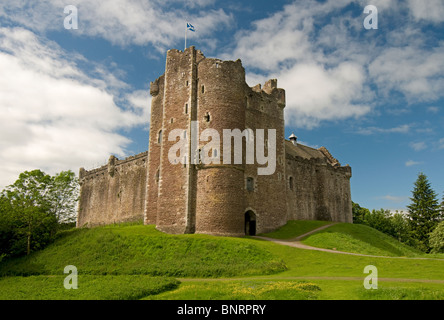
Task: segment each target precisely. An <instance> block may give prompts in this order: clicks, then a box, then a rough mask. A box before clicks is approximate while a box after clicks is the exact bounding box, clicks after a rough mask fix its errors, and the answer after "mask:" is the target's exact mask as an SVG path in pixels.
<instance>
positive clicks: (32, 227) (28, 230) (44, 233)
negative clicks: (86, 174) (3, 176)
mask: <svg viewBox="0 0 444 320" xmlns="http://www.w3.org/2000/svg"><path fill="white" fill-rule="evenodd" d="M77 198H78V181H77V179H76V178H75V175H74V173H72V172H71V171H66V172H61V173H59V174H57V175H56V176H54V177H51V176H50V175H47V174H45V173H44V172H42V171H41V170H33V171H25V172H23V173H21V174H20V175H19V178H18V179H17V181H16V182H15V183H14V184H12V185H10V186H8V187H7V188H6V189H5V190H3V192H2V193H1V194H0V244H1V251H0V257H2V256H5V255H6V256H9V255H21V254H24V253H26V254H29V253H31V252H32V251H35V250H38V249H41V248H42V247H44V246H46V245H47V244H48V243H49V242H50V241H52V240H53V239H54V236H55V234H56V232H57V230H58V228H59V226H60V224H61V223H67V222H72V221H73V220H75V205H76V201H77Z"/></svg>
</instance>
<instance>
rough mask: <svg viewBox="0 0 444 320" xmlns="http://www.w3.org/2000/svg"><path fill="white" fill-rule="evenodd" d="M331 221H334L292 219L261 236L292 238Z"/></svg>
mask: <svg viewBox="0 0 444 320" xmlns="http://www.w3.org/2000/svg"><path fill="white" fill-rule="evenodd" d="M330 223H332V222H331V221H315V220H290V221H288V222H287V224H285V225H284V226H282V227H281V228H279V229H278V230H276V231H273V232H269V233H264V234H261V236H265V237H268V238H273V239H291V238H296V237H298V236H300V235H303V234H304V233H307V232H310V231H311V230H314V229H316V228H319V227H322V226H324V225H326V224H330Z"/></svg>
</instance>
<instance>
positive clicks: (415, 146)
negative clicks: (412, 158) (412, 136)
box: [410, 141, 427, 151]
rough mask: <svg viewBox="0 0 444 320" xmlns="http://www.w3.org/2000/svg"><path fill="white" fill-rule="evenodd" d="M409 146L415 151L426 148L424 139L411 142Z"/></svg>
mask: <svg viewBox="0 0 444 320" xmlns="http://www.w3.org/2000/svg"><path fill="white" fill-rule="evenodd" d="M410 147H411V148H412V149H413V150H415V151H421V150H424V149H425V148H427V144H426V143H425V142H424V141H419V142H411V143H410Z"/></svg>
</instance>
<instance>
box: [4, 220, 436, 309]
mask: <svg viewBox="0 0 444 320" xmlns="http://www.w3.org/2000/svg"><path fill="white" fill-rule="evenodd" d="M323 224H325V222H320V223H313V222H308V221H299V222H290V224H289V225H287V226H285V227H284V228H282V229H281V230H280V231H278V233H277V236H278V237H279V236H282V234H285V235H284V237H288V238H293V237H294V236H297V235H300V234H303V233H306V232H307V231H309V230H310V229H313V228H318V227H319V226H321V225H323ZM362 227H364V226H359V225H346V224H344V225H343V224H337V225H334V226H332V227H329V228H327V229H325V230H322V231H319V233H315V234H313V235H311V236H309V237H307V238H306V239H304V242H305V243H307V244H309V243H310V245H314V244H316V245H318V246H324V247H327V246H330V245H334V247H335V248H336V249H337V250H341V251H347V250H349V251H353V250H356V251H359V252H360V253H374V254H376V253H378V255H384V256H387V257H383V258H381V257H364V256H355V255H345V254H335V253H329V252H321V251H313V250H304V249H299V248H294V247H289V246H284V245H280V244H276V243H273V242H270V241H264V240H259V239H255V238H250V237H245V238H229V237H212V236H207V235H166V234H163V233H161V232H159V231H157V230H155V228H154V227H153V226H144V225H114V226H108V227H99V228H93V229H81V230H70V231H69V232H65V233H64V234H63V235H62V236H61V237H60V238H59V239H58V240H57V241H56V242H55V243H53V244H52V245H50V246H49V247H47V248H46V249H45V250H43V251H41V252H36V253H34V254H32V255H31V256H29V257H24V258H20V259H11V260H8V261H2V262H1V263H0V274H3V275H4V276H3V277H1V278H0V299H113V300H118V299H224V300H225V299H261V300H267V299H283V300H285V299H290V300H313V299H443V298H444V274H443V272H442V271H443V270H444V259H423V258H424V257H429V256H427V255H420V254H419V253H417V252H416V251H415V250H413V249H411V248H404V247H403V246H399V243H398V245H395V244H396V242H397V241H396V240H394V239H391V238H390V239H386V238H385V237H383V236H381V233H379V232H377V231H376V230H373V229H371V228H362ZM292 229H294V230H292ZM328 231H330V232H328ZM279 233H280V234H279ZM315 240H316V241H317V243H315ZM393 241H395V243H393ZM407 255H410V256H412V257H421V258H420V259H418V258H416V259H412V258H404V257H401V256H407ZM434 257H439V256H434ZM66 265H75V266H76V267H77V269H78V272H79V275H78V279H79V289H77V290H74V289H71V290H67V289H65V288H64V286H63V279H64V277H65V275H64V274H63V269H64V267H65V266H66ZM367 265H373V266H376V267H377V270H378V276H379V278H380V280H379V287H378V289H377V290H366V289H365V288H364V286H363V281H364V278H365V277H366V276H367V274H364V268H365V266H367ZM6 275H9V276H6ZM22 275H28V277H23V276H22ZM29 275H34V276H29ZM175 278H176V279H177V278H179V281H178V280H176V279H175ZM415 279H416V280H415Z"/></svg>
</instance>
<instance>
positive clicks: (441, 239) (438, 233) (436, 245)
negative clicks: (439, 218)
mask: <svg viewBox="0 0 444 320" xmlns="http://www.w3.org/2000/svg"><path fill="white" fill-rule="evenodd" d="M429 242H430V247H431V249H432V250H431V252H432V253H444V221H443V222H440V223H439V224H438V225H437V226H436V228H435V229H434V230H433V231H432V232H431V233H430V241H429Z"/></svg>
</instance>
